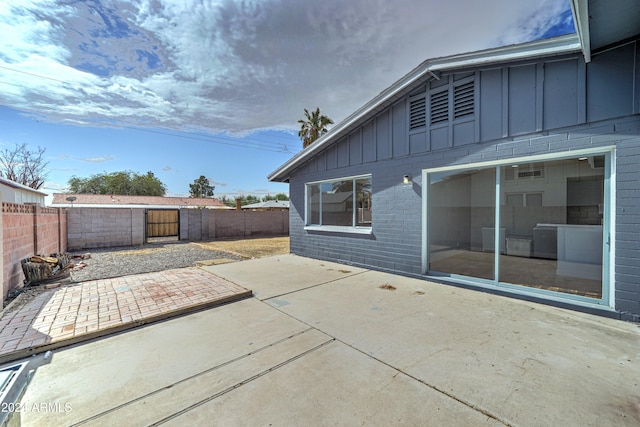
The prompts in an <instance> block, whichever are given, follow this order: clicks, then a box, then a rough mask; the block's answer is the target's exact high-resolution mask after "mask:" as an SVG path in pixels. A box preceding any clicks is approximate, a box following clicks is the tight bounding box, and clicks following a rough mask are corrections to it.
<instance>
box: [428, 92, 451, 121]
mask: <svg viewBox="0 0 640 427" xmlns="http://www.w3.org/2000/svg"><path fill="white" fill-rule="evenodd" d="M448 120H449V92H448V91H446V90H445V91H442V92H438V93H432V94H431V124H435V123H440V122H446V121H448Z"/></svg>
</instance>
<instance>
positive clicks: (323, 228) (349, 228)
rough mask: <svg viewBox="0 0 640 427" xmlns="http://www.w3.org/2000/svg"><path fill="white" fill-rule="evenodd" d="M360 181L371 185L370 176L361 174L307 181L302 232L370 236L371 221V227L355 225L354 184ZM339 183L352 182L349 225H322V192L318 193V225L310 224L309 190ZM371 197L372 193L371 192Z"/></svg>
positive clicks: (355, 198)
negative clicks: (367, 181)
mask: <svg viewBox="0 0 640 427" xmlns="http://www.w3.org/2000/svg"><path fill="white" fill-rule="evenodd" d="M362 179H369V185H371V186H372V185H373V184H372V181H373V180H372V174H363V175H353V176H347V177H337V178H332V179H325V180H320V181H309V182H305V184H304V224H305V225H304V230H305V231H318V232H332V233H352V234H372V233H373V221H371V225H369V226H363V225H357V224H358V222H357V212H358V206H357V204H358V201H357V192H356V182H357V181H358V180H362ZM340 181H351V182H352V190H351V191H352V195H353V197H352V199H353V201H352V203H353V204H352V219H351V225H323V224H322V191H320V199H319V202H318V205H319V208H318V209H319V221H318V222H320V224H311V223H310V222H311V197H310V196H311V195H310V188H311V186H314V185H322V184H326V183H332V182H340ZM371 194H372V195H373V191H371Z"/></svg>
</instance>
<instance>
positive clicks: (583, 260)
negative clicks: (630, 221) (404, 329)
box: [427, 155, 608, 299]
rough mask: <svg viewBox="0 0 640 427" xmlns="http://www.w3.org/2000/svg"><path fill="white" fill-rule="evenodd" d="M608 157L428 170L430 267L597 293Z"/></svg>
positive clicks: (508, 282) (599, 296)
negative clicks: (430, 171) (467, 168)
mask: <svg viewBox="0 0 640 427" xmlns="http://www.w3.org/2000/svg"><path fill="white" fill-rule="evenodd" d="M607 159H608V157H607V156H605V155H597V156H584V157H574V158H568V159H560V160H549V161H546V160H545V161H540V162H535V163H515V164H509V165H503V166H499V167H490V168H485V169H476V170H463V171H461V170H455V171H445V172H433V173H428V174H427V177H428V190H427V191H428V193H427V194H428V224H429V229H428V230H429V232H428V251H429V252H428V260H429V267H428V268H429V272H430V273H438V274H445V275H461V276H467V277H472V278H480V279H488V280H493V281H494V283H495V284H499V285H501V286H512V285H519V286H526V287H530V288H536V289H544V290H547V291H553V292H562V293H566V294H572V295H577V296H580V297H587V298H594V299H602V298H603V280H602V277H603V275H602V272H603V247H604V245H603V242H604V239H603V236H604V233H605V231H606V230H604V224H606V221H605V218H604V213H605V212H606V204H607V203H606V200H605V183H606V182H607V181H606V168H605V165H606V160H607ZM498 172H499V173H498ZM497 177H499V179H498V178H497ZM496 192H498V197H497V199H498V200H499V202H500V205H499V211H498V212H497V214H498V215H497V216H498V222H499V225H498V232H496V226H495V223H496V211H495V203H496ZM496 248H498V249H499V251H498V254H497V255H496V254H495V249H496ZM496 256H497V259H496ZM496 267H497V269H496ZM496 271H497V274H496Z"/></svg>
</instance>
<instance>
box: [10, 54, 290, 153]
mask: <svg viewBox="0 0 640 427" xmlns="http://www.w3.org/2000/svg"><path fill="white" fill-rule="evenodd" d="M0 68H3V69H7V70H10V71H16V72H20V73H24V74H29V75H32V76H35V77H40V78H45V79H49V80H54V81H57V82H60V83H65V84H71V83H68V82H64V81H62V80H59V79H55V78H52V77H47V76H43V75H39V74H35V73H29V72H26V71H20V70H15V69H12V68H9V67H4V66H1V65H0ZM0 83H4V84H8V85H11V86H16V87H21V88H24V89H29V90H34V89H33V88H30V87H27V86H24V85H20V84H16V83H11V82H7V81H4V80H0ZM93 122H94V123H98V122H96V121H93ZM111 123H112V124H113V125H115V126H120V127H123V128H126V129H130V130H136V131H141V132H150V133H157V134H162V135H167V136H173V137H177V138H184V139H192V140H199V141H205V142H212V143H216V144H222V145H229V146H233V147H239V148H252V149H256V150H263V151H271V152H275V153H293V152H292V151H291V150H289V148H288V147H287V145H286V144H284V143H280V142H275V141H268V140H264V139H262V140H256V139H254V138H244V140H240V139H235V138H232V137H228V136H223V135H216V136H215V137H213V136H212V137H206V136H203V135H201V134H198V133H195V132H185V131H177V130H176V131H175V132H180V133H181V134H183V135H180V134H175V133H169V132H162V131H156V130H152V129H148V128H143V127H135V126H131V125H126V124H124V123H122V122H117V121H115V122H114V121H111ZM269 137H277V138H282V139H289V138H287V137H285V136H283V135H269ZM220 139H223V140H226V141H230V142H224V141H219V140H220ZM254 141H257V142H254ZM266 144H271V145H270V146H269V145H266Z"/></svg>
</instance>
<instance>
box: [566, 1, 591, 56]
mask: <svg viewBox="0 0 640 427" xmlns="http://www.w3.org/2000/svg"><path fill="white" fill-rule="evenodd" d="M571 12H572V13H573V22H574V24H575V27H576V32H577V33H578V38H579V39H580V45H581V46H582V54H583V55H584V60H585V62H591V37H590V33H589V0H571Z"/></svg>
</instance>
